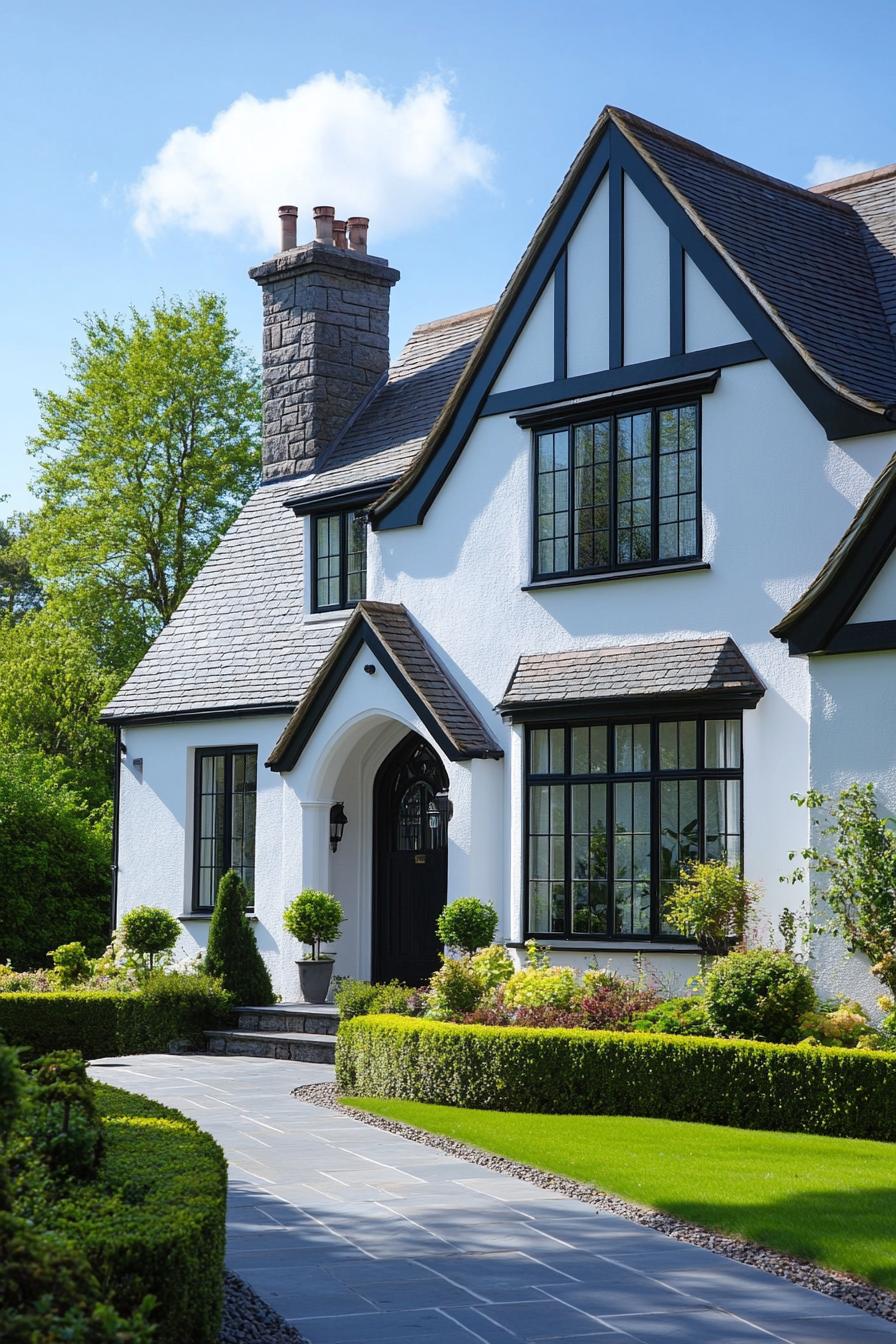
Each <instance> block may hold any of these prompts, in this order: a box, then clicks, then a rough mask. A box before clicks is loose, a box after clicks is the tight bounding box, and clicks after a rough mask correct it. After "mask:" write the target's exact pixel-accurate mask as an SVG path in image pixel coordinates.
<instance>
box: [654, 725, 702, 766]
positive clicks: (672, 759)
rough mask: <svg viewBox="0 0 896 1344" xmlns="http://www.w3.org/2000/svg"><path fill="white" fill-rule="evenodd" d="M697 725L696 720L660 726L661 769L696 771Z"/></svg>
mask: <svg viewBox="0 0 896 1344" xmlns="http://www.w3.org/2000/svg"><path fill="white" fill-rule="evenodd" d="M696 768H697V724H696V721H695V720H694V719H680V720H674V721H672V722H670V723H661V724H660V769H661V770H696Z"/></svg>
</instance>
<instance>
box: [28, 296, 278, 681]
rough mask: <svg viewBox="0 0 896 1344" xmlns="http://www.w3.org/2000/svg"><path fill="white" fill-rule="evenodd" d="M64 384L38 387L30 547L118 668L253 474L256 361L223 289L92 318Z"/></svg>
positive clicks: (174, 594)
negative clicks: (233, 321) (231, 317)
mask: <svg viewBox="0 0 896 1344" xmlns="http://www.w3.org/2000/svg"><path fill="white" fill-rule="evenodd" d="M82 330H83V334H82V336H81V338H80V339H77V340H75V341H74V342H73V343H72V348H71V363H70V365H69V368H68V370H67V372H68V374H69V379H70V385H69V388H68V390H67V391H65V392H62V393H57V392H42V393H38V394H37V395H38V401H39V404H40V425H39V428H38V430H37V433H36V434H35V435H34V436H33V438H32V439H31V441H30V451H31V453H32V454H33V455H34V457H35V458H36V459H37V463H38V470H37V475H36V479H35V482H34V485H33V489H34V492H35V494H36V495H37V497H38V499H39V500H40V503H41V507H40V509H39V510H38V512H37V513H36V514H35V516H34V520H33V525H32V527H31V529H30V531H29V534H28V538H27V551H28V555H29V557H30V559H31V561H32V563H33V565H34V567H35V570H36V572H37V573H38V574H39V575H40V576H41V578H42V579H44V581H45V583H46V586H47V589H48V591H49V593H50V594H51V595H52V596H53V597H54V598H56V599H57V600H60V601H63V602H64V603H65V604H66V610H67V613H68V614H69V615H74V616H78V615H79V614H80V615H81V616H83V615H84V613H85V612H86V614H87V623H88V625H89V624H90V623H91V622H92V621H94V620H95V619H96V618H97V617H98V616H100V615H101V614H104V620H103V621H102V622H100V624H99V627H98V628H99V633H100V636H101V637H102V638H103V639H104V641H105V649H104V654H103V656H104V658H105V659H106V660H107V661H108V662H109V663H110V664H113V663H114V665H115V666H117V667H118V668H119V669H120V670H122V671H125V672H126V671H129V670H130V667H131V666H132V665H133V664H134V662H136V661H137V659H138V658H139V657H140V656H141V654H142V652H143V650H144V649H145V647H146V644H147V642H148V641H149V640H150V639H151V638H152V637H153V636H154V635H155V634H156V633H157V631H158V630H159V629H160V628H161V626H162V625H164V624H165V623H166V622H167V621H169V620H170V619H171V616H172V614H173V613H174V612H175V610H176V609H177V606H178V604H179V603H180V601H181V599H182V598H183V596H184V594H185V593H186V591H187V589H188V588H189V586H190V584H191V582H192V581H193V579H194V578H195V577H196V574H197V572H198V570H199V568H200V566H201V565H202V563H203V561H204V560H205V559H206V557H207V556H208V554H209V552H210V550H211V549H212V548H213V547H214V545H215V544H216V542H217V540H218V539H219V537H220V536H221V533H222V532H223V531H224V530H225V528H226V527H227V526H228V525H229V523H230V522H231V521H232V520H233V518H234V517H235V515H236V513H237V511H238V509H239V507H240V505H241V504H242V503H243V501H244V499H245V498H246V496H247V494H248V493H249V491H250V490H251V489H252V487H253V486H254V485H255V483H256V481H257V478H258V471H259V459H260V452H259V449H260V423H261V397H260V380H259V376H258V369H257V366H256V364H255V362H254V361H253V360H252V358H251V357H250V356H249V355H248V354H246V353H245V352H244V351H243V350H242V349H241V347H240V346H239V345H238V343H237V339H236V332H235V331H234V329H233V328H232V327H231V326H230V325H229V323H228V318H227V311H226V307H225V304H224V301H223V299H221V298H219V297H218V296H217V295H214V294H198V295H197V296H195V297H194V298H193V299H191V300H189V301H186V300H181V299H165V298H160V299H159V300H157V301H156V302H155V303H154V304H153V305H152V307H151V308H150V310H149V312H148V313H146V314H143V313H139V312H138V311H137V310H136V309H133V308H132V309H131V310H130V313H129V314H128V315H127V316H125V317H121V316H118V317H111V318H110V317H107V316H105V315H103V314H97V313H94V314H88V315H87V316H86V317H85V318H84V320H83V323H82Z"/></svg>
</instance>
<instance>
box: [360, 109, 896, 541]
mask: <svg viewBox="0 0 896 1344" xmlns="http://www.w3.org/2000/svg"><path fill="white" fill-rule="evenodd" d="M863 229H864V226H863V225H862V222H861V220H860V219H859V217H858V215H857V214H856V212H855V211H854V210H853V209H852V207H851V206H849V205H847V204H845V203H843V202H840V201H837V200H835V199H832V198H827V197H824V196H819V195H817V194H813V193H812V192H810V191H807V190H804V189H803V188H800V187H795V186H792V185H791V184H789V183H784V182H780V181H778V180H777V179H774V178H771V177H768V176H766V175H764V174H762V173H758V172H756V171H755V170H753V169H751V168H748V167H746V166H745V165H742V164H738V163H735V162H734V161H733V160H730V159H726V158H724V157H722V156H721V155H717V154H713V153H712V152H711V151H709V150H706V149H704V148H703V147H702V146H700V145H696V144H694V143H692V142H690V141H686V140H683V139H681V138H680V137H678V136H674V135H672V134H671V133H669V132H666V131H664V130H662V129H661V128H659V127H656V126H653V125H652V124H651V123H649V122H644V121H642V120H640V119H639V118H636V117H633V116H631V114H629V113H625V112H622V111H620V110H618V109H615V108H608V109H606V110H605V111H604V113H603V114H602V116H601V118H600V119H599V121H598V122H597V124H596V126H595V128H594V130H593V131H592V133H591V135H590V136H589V138H588V140H587V141H586V143H585V145H584V146H583V148H582V150H581V151H580V153H579V154H578V156H577V157H576V160H575V162H574V163H573V165H572V167H571V168H570V170H569V172H568V173H567V175H566V177H565V178H564V180H563V183H562V184H561V187H560V189H559V191H558V192H557V194H556V196H555V197H554V200H553V201H552V202H551V205H550V206H549V208H548V210H547V212H546V214H545V216H544V218H543V220H542V222H541V224H540V225H539V227H538V229H537V230H536V232H535V234H534V235H533V238H532V240H531V242H530V244H529V246H528V248H527V249H526V252H525V253H524V255H523V258H522V259H521V261H520V263H519V265H518V266H517V268H516V270H515V271H514V273H513V275H512V276H511V279H510V281H509V283H508V285H507V287H506V289H505V290H504V293H503V294H502V296H501V299H500V301H499V303H498V305H497V307H496V309H495V311H494V313H493V315H492V317H491V319H490V321H489V323H488V326H487V328H486V330H485V332H484V333H483V337H482V340H481V342H480V344H479V346H478V347H477V350H476V352H475V354H474V356H473V357H472V358H471V360H470V362H469V364H468V365H467V368H466V370H465V372H464V375H463V376H462V378H461V379H460V380H459V382H458V384H457V387H456V388H455V390H454V393H453V394H452V397H451V398H450V399H449V401H448V402H447V403H446V406H445V408H444V410H443V411H442V413H441V415H440V416H439V418H438V420H437V421H436V423H435V425H434V426H433V429H432V432H431V433H430V435H429V436H428V439H427V441H426V443H425V444H424V446H423V449H422V451H421V453H420V454H419V456H418V457H417V458H416V460H415V462H414V463H413V465H412V466H411V467H410V468H409V469H408V471H407V473H406V474H405V476H404V477H403V478H402V480H401V481H400V482H398V483H397V484H396V485H395V486H393V487H392V488H391V489H390V490H388V491H387V492H386V493H385V495H384V496H383V497H382V498H381V499H380V500H379V501H378V502H377V503H376V504H375V505H374V507H373V509H372V513H371V516H372V520H373V523H374V526H376V527H384V528H391V527H401V526H407V525H414V524H418V523H420V522H421V521H422V519H423V518H424V517H425V515H426V512H427V510H428V508H429V506H430V504H431V503H432V500H433V499H434V498H435V495H436V493H437V492H438V490H439V488H440V486H441V484H442V482H443V481H444V479H445V477H446V476H447V474H448V472H449V471H450V470H451V467H452V465H453V463H454V461H456V459H457V456H458V454H459V453H460V452H461V451H462V449H463V446H464V444H465V442H466V440H467V438H468V437H469V434H470V432H471V430H472V427H473V425H474V424H475V422H476V420H477V419H478V418H479V417H480V416H481V415H489V414H504V413H507V412H509V411H514V410H521V409H528V408H530V407H534V406H537V405H539V404H546V403H552V402H558V401H562V400H564V399H567V398H573V397H576V396H580V395H590V394H593V393H597V392H604V391H609V390H612V389H618V388H624V387H626V386H631V385H634V384H646V383H649V382H651V381H653V380H656V379H661V378H669V377H674V376H681V375H683V374H687V373H696V372H703V371H705V370H708V369H709V368H711V367H724V366H726V365H728V364H732V363H739V362H743V361H744V360H750V359H761V358H767V359H769V360H771V361H772V362H773V363H774V364H775V365H776V367H777V368H778V370H779V371H780V373H781V374H782V376H783V377H784V378H785V379H786V381H787V382H788V383H789V384H790V385H791V387H792V388H793V390H794V391H795V392H796V394H797V395H798V396H799V397H800V398H801V399H802V400H803V402H804V403H805V404H806V406H807V407H808V408H809V410H810V411H811V412H812V414H813V415H814V416H815V417H816V419H817V420H819V422H820V423H821V424H822V426H823V427H824V428H825V430H826V432H827V434H828V436H829V437H831V438H841V437H849V436H851V435H857V434H864V433H875V432H880V431H883V430H886V429H888V428H889V422H888V421H887V419H886V412H887V410H888V408H889V407H890V406H891V405H893V404H896V346H894V342H893V338H892V336H891V332H890V329H889V326H888V322H887V320H886V317H885V314H884V308H883V305H882V302H881V297H880V295H879V293H878V289H877V284H876V273H875V271H874V269H873V268H872V266H871V264H870V261H869V256H868V252H867V250H866V245H865V241H864V234H863ZM592 297H593V304H591V303H590V299H591V298H592ZM551 309H553V322H551V321H550V310H551ZM536 337H537V341H538V345H539V348H538V350H537V352H536V351H535V349H534V344H535V340H536ZM705 343H706V344H705ZM524 350H525V351H526V355H525V358H523V357H522V354H521V352H522V351H524ZM549 368H552V369H553V376H552V377H550V378H547V377H544V376H543V374H542V371H544V370H547V369H549ZM532 378H534V379H535V380H536V381H531V379H532ZM539 378H540V379H541V380H540V381H538V379H539Z"/></svg>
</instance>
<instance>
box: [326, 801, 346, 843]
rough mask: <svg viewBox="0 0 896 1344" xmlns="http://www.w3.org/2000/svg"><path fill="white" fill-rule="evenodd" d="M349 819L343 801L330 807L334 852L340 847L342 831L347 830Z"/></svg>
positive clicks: (331, 837)
mask: <svg viewBox="0 0 896 1344" xmlns="http://www.w3.org/2000/svg"><path fill="white" fill-rule="evenodd" d="M347 821H348V817H347V816H346V815H345V808H344V807H343V806H342V804H341V803H334V804H333V806H332V807H331V808H330V848H331V849H332V851H333V853H334V854H335V853H336V850H337V849H338V848H339V841H340V840H341V839H342V832H343V831H344V830H345V823H346V822H347Z"/></svg>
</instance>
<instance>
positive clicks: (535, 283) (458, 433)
mask: <svg viewBox="0 0 896 1344" xmlns="http://www.w3.org/2000/svg"><path fill="white" fill-rule="evenodd" d="M607 129H608V126H605V128H604V134H603V135H602V136H601V137H600V139H599V141H598V143H597V145H596V146H595V148H594V151H593V153H592V154H591V155H590V157H589V158H588V160H587V162H586V163H585V164H584V165H583V167H582V170H581V172H580V173H579V175H578V177H577V179H576V180H575V181H574V182H573V184H572V186H571V188H570V191H569V193H568V195H567V198H566V200H565V202H564V203H563V205H562V206H561V208H560V211H559V214H558V216H557V219H556V222H555V223H554V226H553V228H552V229H551V230H550V231H549V233H548V234H547V236H546V238H545V240H544V242H543V244H542V246H541V249H540V251H539V252H538V254H537V256H536V257H535V258H534V259H533V261H532V264H531V265H530V266H529V269H528V271H527V273H526V274H525V276H524V277H523V279H522V281H521V283H520V285H519V288H518V289H517V292H516V295H515V296H514V298H513V300H512V302H511V303H510V306H509V308H508V310H507V312H506V314H505V315H504V317H503V320H502V321H501V322H500V325H499V326H498V327H497V330H496V331H495V333H494V336H493V338H492V340H491V343H490V345H489V348H488V351H487V353H486V355H485V356H484V358H483V359H482V361H481V363H480V364H479V367H478V369H477V370H476V373H475V374H474V376H473V378H472V380H471V382H470V385H469V387H468V388H467V390H466V392H465V393H464V395H463V396H462V398H461V400H460V403H459V405H458V406H457V408H456V410H455V412H454V414H453V415H452V418H451V422H450V424H449V426H448V428H447V430H446V432H445V435H444V437H443V438H442V439H441V441H440V442H439V444H438V448H437V449H436V451H435V452H434V453H433V454H432V456H431V457H430V459H429V460H428V461H427V463H426V465H425V468H424V469H423V470H422V471H421V472H420V474H419V475H418V476H417V478H416V479H415V480H414V481H413V484H412V485H411V486H410V488H409V489H408V490H407V492H406V493H404V494H402V495H401V497H400V498H399V499H397V500H396V502H395V503H394V505H389V504H386V506H385V508H384V511H383V512H382V513H380V514H379V515H378V516H375V517H374V519H373V526H374V528H383V529H384V530H389V529H391V528H396V527H415V526H417V525H418V524H419V523H422V522H423V519H424V517H425V515H426V513H427V510H428V509H429V506H430V505H431V503H432V501H433V500H434V499H435V497H436V495H437V494H438V492H439V490H440V489H441V487H442V484H443V482H444V481H445V479H446V477H447V476H448V474H449V472H450V471H451V468H452V467H453V466H454V463H455V462H456V461H457V459H458V457H459V456H460V453H461V451H462V450H463V447H464V444H465V443H466V441H467V439H468V438H469V436H470V433H471V432H472V429H473V426H474V425H475V423H476V420H477V419H478V417H479V415H480V413H481V411H482V407H483V404H484V402H485V399H486V397H487V396H488V392H489V388H490V387H491V385H492V383H493V382H494V380H495V378H496V377H497V375H498V373H499V371H500V369H501V365H502V364H503V363H504V361H505V359H506V358H507V356H508V354H509V353H510V349H511V347H512V345H513V343H514V341H515V340H516V337H517V335H518V334H519V332H520V331H521V330H522V328H523V326H524V325H525V323H526V320H527V318H528V317H529V314H530V313H531V312H532V309H533V308H534V307H535V304H536V303H537V302H538V299H539V297H540V295H541V292H542V290H543V289H544V287H545V285H546V284H547V282H548V280H549V279H550V278H551V276H552V274H553V272H554V268H555V266H556V265H557V262H558V260H559V259H560V256H561V254H562V253H563V251H564V249H565V247H566V241H567V239H568V238H569V237H570V235H571V234H572V232H573V230H574V229H575V226H576V224H577V223H578V222H579V219H580V217H581V215H582V214H583V213H584V211H585V209H586V207H587V205H588V202H589V201H590V200H591V197H592V195H593V194H594V192H595V191H596V190H597V187H598V186H599V184H600V181H601V178H602V177H603V175H604V173H605V172H606V169H607V165H608V163H609V161H610V142H609V137H608V135H607V134H606V131H607ZM425 451H426V450H425V449H424V452H425Z"/></svg>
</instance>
